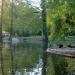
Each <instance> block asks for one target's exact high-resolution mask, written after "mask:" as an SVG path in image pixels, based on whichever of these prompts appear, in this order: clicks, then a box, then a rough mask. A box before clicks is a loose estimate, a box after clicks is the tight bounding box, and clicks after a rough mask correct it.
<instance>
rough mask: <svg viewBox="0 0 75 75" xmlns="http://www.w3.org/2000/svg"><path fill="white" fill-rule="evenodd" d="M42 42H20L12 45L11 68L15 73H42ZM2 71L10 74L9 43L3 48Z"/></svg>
mask: <svg viewBox="0 0 75 75" xmlns="http://www.w3.org/2000/svg"><path fill="white" fill-rule="evenodd" d="M42 47H43V46H42V42H39V43H32V44H31V43H27V42H22V43H19V44H17V45H12V48H13V70H14V72H15V75H41V73H42V64H43V63H42V53H43V48H42ZM3 59H4V72H5V75H11V69H12V68H11V62H12V61H10V60H11V55H10V49H9V44H7V43H6V44H4V48H3Z"/></svg>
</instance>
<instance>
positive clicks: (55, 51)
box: [46, 48, 75, 58]
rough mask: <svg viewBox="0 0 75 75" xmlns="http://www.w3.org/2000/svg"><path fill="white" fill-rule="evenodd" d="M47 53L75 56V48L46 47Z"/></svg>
mask: <svg viewBox="0 0 75 75" xmlns="http://www.w3.org/2000/svg"><path fill="white" fill-rule="evenodd" d="M46 52H47V53H50V54H56V55H61V56H66V57H72V58H75V48H48V49H47V50H46Z"/></svg>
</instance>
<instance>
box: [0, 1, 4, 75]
mask: <svg viewBox="0 0 75 75" xmlns="http://www.w3.org/2000/svg"><path fill="white" fill-rule="evenodd" d="M2 25H3V0H2V4H1V17H0V61H1V62H0V64H1V72H2V75H4V64H3V53H2V48H3V40H2Z"/></svg>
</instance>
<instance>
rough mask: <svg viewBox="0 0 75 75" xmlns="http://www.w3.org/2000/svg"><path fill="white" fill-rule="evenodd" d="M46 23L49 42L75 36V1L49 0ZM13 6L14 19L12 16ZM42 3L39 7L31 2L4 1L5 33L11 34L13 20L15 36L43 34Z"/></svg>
mask: <svg viewBox="0 0 75 75" xmlns="http://www.w3.org/2000/svg"><path fill="white" fill-rule="evenodd" d="M43 4H44V5H45V9H46V23H47V32H48V35H49V41H51V40H52V41H53V40H55V39H56V40H61V39H62V40H63V39H65V38H66V37H67V36H68V35H72V36H74V35H75V31H74V28H75V25H74V24H75V14H74V13H75V6H74V5H75V0H47V1H46V2H44V3H43ZM11 5H13V17H12V16H11V11H12V8H11ZM41 6H42V5H41V1H39V5H38V6H36V4H35V5H34V4H33V1H30V0H25V1H24V0H14V2H13V4H11V0H9V1H8V0H4V5H3V31H6V32H9V33H10V27H11V25H10V21H11V18H13V35H16V36H31V35H41V34H42V26H43V25H42V16H41V15H42V14H41V11H42V9H41Z"/></svg>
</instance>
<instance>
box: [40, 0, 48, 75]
mask: <svg viewBox="0 0 75 75" xmlns="http://www.w3.org/2000/svg"><path fill="white" fill-rule="evenodd" d="M45 3H46V0H41V8H42V24H43V28H42V30H43V37H44V39H43V69H42V75H46V67H47V66H46V64H47V53H46V49H47V48H48V34H47V28H46V7H45Z"/></svg>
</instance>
